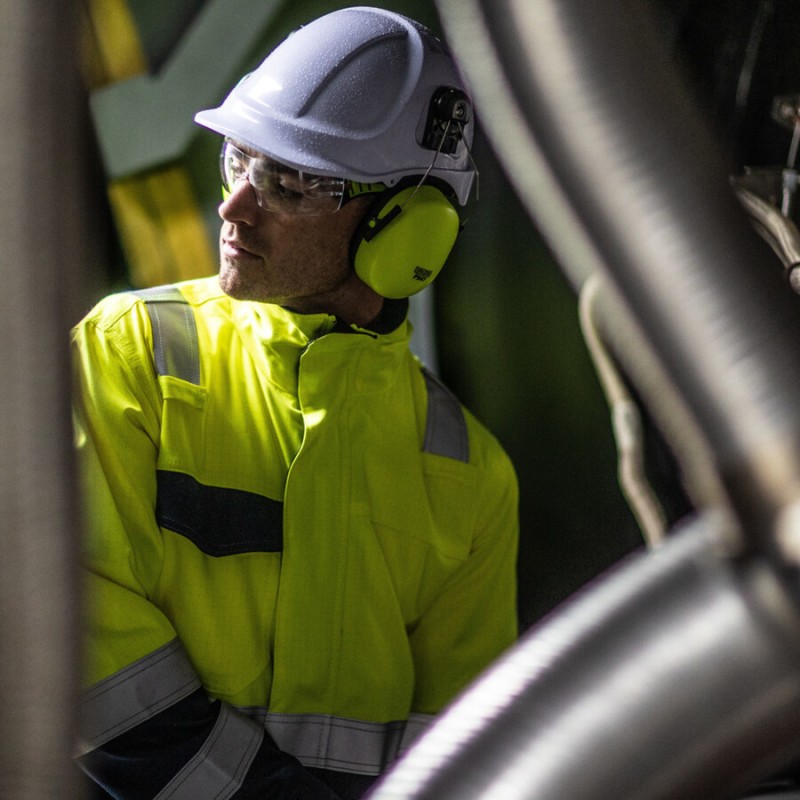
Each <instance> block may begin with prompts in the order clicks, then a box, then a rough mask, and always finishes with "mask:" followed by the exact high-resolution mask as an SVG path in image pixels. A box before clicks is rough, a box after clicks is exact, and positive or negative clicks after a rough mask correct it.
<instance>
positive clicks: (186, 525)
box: [73, 279, 517, 798]
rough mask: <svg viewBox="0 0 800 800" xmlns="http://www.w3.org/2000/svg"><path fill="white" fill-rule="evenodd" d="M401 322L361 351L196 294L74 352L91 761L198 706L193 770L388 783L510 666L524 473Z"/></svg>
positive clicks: (357, 340) (125, 314) (269, 313)
mask: <svg viewBox="0 0 800 800" xmlns="http://www.w3.org/2000/svg"><path fill="white" fill-rule="evenodd" d="M388 313H389V312H388V311H387V314H388ZM404 314H405V306H403V307H402V309H401V316H400V317H399V319H397V320H394V321H393V322H392V323H391V324H389V325H385V326H384V327H386V328H387V329H388V330H386V331H385V332H382V331H380V330H378V328H379V327H380V326H376V330H373V331H368V330H364V329H360V328H357V327H352V328H350V327H345V326H343V325H341V324H340V323H338V322H337V320H336V319H335V318H333V317H329V316H327V315H299V314H296V313H292V312H290V311H287V310H285V309H282V308H280V307H277V306H274V305H268V304H260V303H250V302H241V301H234V300H231V299H230V298H228V297H226V296H225V295H224V294H223V293H222V292H221V291H220V289H219V288H218V284H217V281H216V279H203V280H199V281H190V282H187V283H183V284H179V285H177V286H173V287H164V288H160V289H156V290H147V291H145V292H140V293H125V294H119V295H114V296H111V297H110V298H107V299H106V300H104V301H102V302H101V303H100V304H99V305H98V306H97V307H96V308H95V309H94V310H93V311H92V312H91V313H90V314H89V315H88V316H87V317H86V318H85V319H84V320H83V321H82V322H81V324H80V325H78V326H77V327H76V329H75V330H74V332H73V347H74V364H75V368H76V372H75V387H76V401H75V425H76V437H77V446H78V452H79V459H80V465H81V469H82V480H83V487H84V496H85V504H86V508H85V511H86V515H85V518H86V529H87V540H86V545H85V548H86V561H87V565H88V571H89V576H90V577H89V589H88V594H87V596H88V602H87V631H88V643H87V656H86V687H87V689H86V696H85V704H84V727H83V740H84V741H83V750H84V752H88V751H92V750H95V749H97V748H102V747H103V746H105V745H107V744H108V743H109V742H113V741H114V740H115V739H117V737H120V736H122V735H123V734H126V735H128V736H130V735H131V731H134V730H135V729H136V728H137V726H142V725H146V724H147V723H148V721H152V720H154V719H155V718H157V717H159V715H160V718H161V719H164V718H165V716H164V715H166V717H167V718H168V717H169V712H170V709H173V710H174V709H176V708H178V707H179V706H180V703H181V702H182V701H184V700H185V698H187V697H189V696H190V695H193V694H194V693H196V692H197V691H198V690H202V692H203V693H204V697H205V698H206V699H205V703H206V705H208V698H213V699H215V700H219V701H222V702H219V703H215V704H214V705H215V708H218V709H220V710H219V711H218V712H216V713H217V714H218V717H217V720H216V722H215V724H216V727H217V729H218V731H217V735H216V736H215V737H209V739H212V738H213V742H211V743H209V742H208V741H207V742H205V743H204V744H203V747H204V748H205V751H202V749H201V751H198V755H197V756H196V757H195V761H196V760H197V758H200V759H201V760H202V758H204V757H208V758H212V757H213V758H214V759H215V763H216V764H217V767H216V770H217V771H219V770H220V769H221V768H220V767H219V764H220V763H223V762H224V761H225V758H228V759H229V760H232V761H233V762H235V763H233V764H232V766H231V772H232V773H237V770H238V773H237V774H238V779H239V780H241V776H242V774H244V773H246V772H247V769H248V768H249V766H250V764H251V761H252V759H253V758H255V757H256V756H255V755H254V754H255V753H256V752H257V750H258V748H259V747H260V743H261V741H262V737H263V736H264V732H265V731H266V732H267V734H268V736H269V737H271V739H272V740H274V742H276V743H277V745H278V746H279V747H280V749H282V750H284V751H286V752H289V753H291V754H293V755H294V756H295V757H297V758H298V759H299V760H300V761H301V762H302V763H303V764H305V765H308V766H315V767H322V768H330V769H335V770H342V771H345V772H347V771H350V772H355V773H364V774H376V773H379V772H380V771H381V770H383V769H384V768H385V767H386V766H387V762H390V761H391V760H392V759H393V758H395V757H396V756H397V754H398V753H399V752H400V750H401V749H402V748H403V747H404V746H405V745H406V744H407V743H408V741H409V740H410V739H411V738H412V737H413V735H414V734H415V732H416V731H418V730H419V728H420V726H421V725H422V724H424V723H425V722H426V721H427V720H428V719H429V718H430V715H432V714H435V713H436V712H437V711H439V710H440V709H441V708H442V707H443V706H444V705H445V704H446V703H447V702H448V701H449V700H451V699H452V698H453V696H454V695H455V694H456V693H457V692H458V691H459V690H460V689H462V688H463V687H464V686H465V685H466V684H467V683H468V682H469V681H470V680H471V679H472V678H473V677H474V676H475V675H476V674H477V673H478V672H479V671H480V670H482V669H483V668H484V667H485V666H487V665H488V664H489V662H490V661H492V660H493V659H494V658H495V657H496V656H497V655H498V654H499V653H500V652H501V651H502V650H503V649H505V648H506V647H507V646H508V645H509V644H511V642H512V641H513V640H514V638H515V635H516V614H515V555H516V544H517V485H516V479H515V476H514V472H513V469H512V466H511V464H510V462H509V460H508V458H507V456H506V455H505V453H504V452H503V451H502V450H501V448H500V446H499V445H498V443H497V442H496V441H495V439H494V438H493V437H492V436H491V435H490V434H489V433H487V432H486V431H485V429H483V428H482V427H481V426H480V425H479V423H478V422H476V420H475V419H474V418H473V417H472V416H471V415H470V414H469V413H468V412H467V411H465V410H464V409H463V408H462V407H461V406H460V405H459V404H458V402H457V401H456V400H455V399H454V397H453V396H452V395H451V394H450V393H449V392H448V391H447V390H446V389H444V388H443V387H442V386H441V384H440V383H439V382H438V381H437V380H436V379H435V378H434V377H432V376H431V375H430V374H429V373H428V372H427V371H426V370H425V369H424V368H422V367H421V365H420V364H419V362H418V361H417V360H416V358H415V357H414V356H413V355H411V353H410V351H409V350H408V337H409V327H410V326H409V324H408V322H407V321H406V320H405V319H404ZM226 737H227V738H226ZM117 741H120V740H118V739H117ZM220 742H222V744H220ZM213 748H216V751H215V752H213V753H212V752H207V751H210V750H212V749H213ZM248 754H250V755H248ZM248 759H250V760H248ZM181 766H182V765H181V764H175V765H174V768H175V774H176V775H177V774H178V773H179V771H180V769H181ZM203 778H204V780H206V781H207V780H208V775H205V776H203ZM183 779H184V780H185V779H187V778H186V776H185V775H184V777H183ZM198 785H200V784H198ZM202 785H203V786H204V787H206V789H205V790H206V791H208V785H207V783H203V784H202ZM159 796H161V795H159ZM168 796H171V795H168ZM181 796H183V795H181ZM186 796H190V795H186ZM192 796H195V797H198V798H199V797H202V796H205V795H204V794H203V793H202V792H201V793H198V794H196V795H192ZM209 796H216V795H214V794H213V793H212V794H210V795H209ZM226 796H227V795H226Z"/></svg>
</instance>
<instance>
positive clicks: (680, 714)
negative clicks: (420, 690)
mask: <svg viewBox="0 0 800 800" xmlns="http://www.w3.org/2000/svg"><path fill="white" fill-rule="evenodd" d="M727 541H728V534H727V531H725V521H724V520H723V519H721V518H706V519H702V518H701V519H697V520H694V521H693V522H691V524H689V525H688V526H687V527H686V529H685V530H683V531H682V532H675V533H673V535H672V537H671V538H670V539H669V540H668V543H667V545H665V546H663V547H660V548H656V549H655V550H654V551H650V553H649V554H648V555H647V556H646V557H643V556H639V557H634V558H632V559H631V560H630V561H629V562H628V563H626V564H623V565H621V566H620V567H618V568H617V569H616V571H615V572H614V573H612V574H611V575H610V576H608V577H606V578H605V579H603V580H602V581H601V582H600V583H599V584H598V585H595V586H591V587H589V589H588V590H584V592H583V593H582V594H580V595H579V596H577V597H576V598H574V599H572V600H571V601H570V602H569V603H568V604H567V605H566V606H565V607H563V608H561V609H560V610H559V612H558V613H557V614H555V615H553V617H552V618H550V619H549V620H547V621H545V623H544V624H543V625H542V627H541V628H538V629H536V630H535V631H534V632H533V633H532V634H531V635H529V636H527V637H526V638H525V639H523V641H522V642H521V643H520V644H519V645H518V646H517V647H516V648H514V649H512V650H511V651H510V652H509V654H508V655H507V656H506V657H504V658H502V659H501V660H500V661H499V662H498V663H497V664H496V665H495V666H493V667H492V668H491V669H490V670H489V671H488V672H487V673H486V675H485V676H483V677H482V678H480V679H479V680H478V681H477V682H476V684H475V685H474V686H473V687H471V688H470V689H469V690H468V691H467V692H466V693H465V694H464V695H463V696H462V697H461V698H459V700H458V701H457V702H456V703H455V704H454V705H453V706H452V707H451V708H450V709H449V710H448V711H446V712H445V714H444V715H443V716H442V717H441V718H440V719H439V720H438V721H437V722H436V723H435V724H434V726H433V727H432V729H431V730H430V731H429V732H427V733H426V734H425V735H424V736H423V738H422V739H421V740H420V741H419V742H418V743H417V744H415V745H414V746H413V747H412V749H411V750H410V751H409V752H408V754H407V755H406V756H405V758H404V759H403V760H402V761H401V762H400V763H399V764H398V765H397V766H396V767H395V769H394V770H393V771H391V772H390V773H389V774H388V775H387V776H386V777H385V778H384V780H383V782H382V783H381V784H379V786H378V787H377V789H376V790H375V792H374V793H373V794H371V795H370V800H399V799H400V798H402V799H403V800H410V799H411V798H415V799H417V800H419V799H424V800H475V799H477V798H481V800H493V799H494V798H503V800H563V798H569V799H570V800H601V798H602V799H603V800H604V799H605V798H608V797H613V798H615V800H633V798H635V800H675V798H681V800H701V799H702V800H709V798H716V797H729V796H730V794H729V792H730V791H731V790H734V789H741V788H743V787H744V786H745V785H746V784H747V783H748V781H749V780H751V779H753V778H755V777H757V776H758V775H759V774H763V773H764V772H765V771H767V770H770V769H773V768H776V767H779V766H781V764H782V761H783V760H784V759H786V758H787V757H789V756H790V755H791V754H793V753H797V752H798V750H799V749H800V670H798V667H797V664H798V657H800V628H798V620H797V615H796V610H795V608H794V606H793V603H792V599H791V598H790V597H789V596H788V595H787V593H786V590H785V587H784V586H783V585H782V583H781V581H780V580H778V579H777V578H776V575H775V573H774V572H773V571H772V570H771V568H770V567H769V565H768V564H766V563H765V562H763V561H760V560H758V561H756V560H751V561H748V562H747V563H746V564H741V565H737V564H734V563H733V562H731V561H728V560H727V559H726V558H725V555H726V553H725V551H724V548H725V547H726V543H727Z"/></svg>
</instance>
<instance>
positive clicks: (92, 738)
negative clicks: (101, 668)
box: [79, 639, 200, 755]
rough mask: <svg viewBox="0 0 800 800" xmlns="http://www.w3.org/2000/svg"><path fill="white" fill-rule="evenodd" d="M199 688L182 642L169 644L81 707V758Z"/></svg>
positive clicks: (97, 688) (99, 688)
mask: <svg viewBox="0 0 800 800" xmlns="http://www.w3.org/2000/svg"><path fill="white" fill-rule="evenodd" d="M199 688H200V679H199V678H198V677H197V674H196V673H195V671H194V668H193V667H192V665H191V664H190V663H189V658H188V657H187V655H186V653H185V652H184V649H183V647H182V645H181V644H180V642H179V641H178V640H177V639H173V640H172V641H171V642H169V644H166V645H164V646H163V647H160V648H159V649H158V650H155V651H153V652H152V653H150V654H149V655H148V656H145V657H144V658H142V659H140V660H139V661H135V662H134V663H133V664H131V665H130V666H128V667H125V668H124V669H122V670H120V671H119V672H115V673H114V674H113V675H111V676H110V677H108V678H105V679H104V680H102V681H100V682H99V683H96V684H95V685H94V686H93V687H92V688H91V689H89V690H88V691H87V692H86V693H85V694H84V697H83V702H82V703H81V739H82V742H81V747H80V753H79V755H82V754H83V753H87V752H89V751H90V750H94V749H95V748H96V747H100V746H101V745H102V744H105V742H107V741H109V740H110V739H113V738H114V737H115V736H119V735H120V734H121V733H125V731H128V730H130V729H131V728H133V727H135V726H136V725H139V724H140V723H141V722H144V721H145V720H147V719H150V717H153V716H155V715H156V714H158V713H159V712H160V711H163V710H164V709H165V708H169V706H171V705H173V704H174V703H177V702H178V701H179V700H182V699H183V698H184V697H187V696H188V695H190V694H191V693H192V692H193V691H195V690H196V689H199Z"/></svg>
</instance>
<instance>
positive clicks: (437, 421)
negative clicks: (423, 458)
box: [422, 369, 469, 464]
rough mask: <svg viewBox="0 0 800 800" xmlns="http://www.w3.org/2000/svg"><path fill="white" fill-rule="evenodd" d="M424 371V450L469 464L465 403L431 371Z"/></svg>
mask: <svg viewBox="0 0 800 800" xmlns="http://www.w3.org/2000/svg"><path fill="white" fill-rule="evenodd" d="M422 374H423V375H424V376H425V385H426V387H427V389H428V419H427V422H426V425H425V440H424V441H423V443H422V449H423V451H424V452H426V453H433V454H434V455H437V456H446V457H447V458H454V459H456V461H463V462H464V463H465V464H466V463H469V434H468V433H467V422H466V420H465V419H464V412H463V411H462V410H461V404H460V403H459V402H458V400H457V399H456V398H455V395H453V394H452V393H451V392H450V391H449V390H448V389H446V388H445V387H444V385H443V384H441V383H439V381H438V380H437V379H436V378H435V377H434V376H433V375H432V374H431V373H430V372H428V370H426V369H423V371H422Z"/></svg>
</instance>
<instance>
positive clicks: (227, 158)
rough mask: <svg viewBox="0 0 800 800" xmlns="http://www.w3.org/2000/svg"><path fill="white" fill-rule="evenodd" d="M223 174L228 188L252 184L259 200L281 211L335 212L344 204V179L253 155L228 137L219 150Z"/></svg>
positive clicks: (318, 213) (261, 204)
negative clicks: (245, 183)
mask: <svg viewBox="0 0 800 800" xmlns="http://www.w3.org/2000/svg"><path fill="white" fill-rule="evenodd" d="M219 165H220V174H221V176H222V187H223V190H224V191H225V192H228V193H232V192H233V190H234V187H235V186H236V184H237V183H238V182H239V181H242V180H246V181H248V182H249V184H250V185H251V186H252V187H253V191H254V192H255V195H256V200H257V201H258V204H259V205H260V206H261V207H262V208H264V209H266V210H267V211H276V212H280V213H282V214H305V215H309V216H310V215H321V214H332V213H333V212H334V211H338V210H339V208H341V205H342V201H343V198H344V195H345V183H346V181H345V179H344V178H329V177H326V176H323V175H312V174H310V173H308V172H302V171H300V170H297V169H292V168H291V167H287V166H285V165H283V164H279V163H278V162H277V161H273V160H272V159H271V158H267V157H266V156H251V155H248V154H247V153H244V152H242V151H241V150H240V149H239V148H238V147H237V146H236V145H235V144H234V143H233V142H231V141H228V140H227V139H226V140H225V142H224V144H223V145H222V152H221V153H220V162H219Z"/></svg>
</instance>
